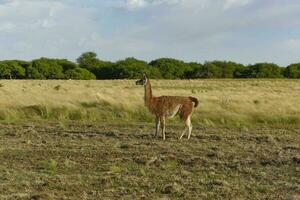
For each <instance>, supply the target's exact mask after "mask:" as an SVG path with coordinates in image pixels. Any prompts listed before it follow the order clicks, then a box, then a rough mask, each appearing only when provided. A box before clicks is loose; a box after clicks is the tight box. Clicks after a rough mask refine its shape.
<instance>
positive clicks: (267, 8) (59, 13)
mask: <svg viewBox="0 0 300 200" xmlns="http://www.w3.org/2000/svg"><path fill="white" fill-rule="evenodd" d="M299 11H300V1H299V0H84V1H83V0H0V60H5V59H23V60H32V59H36V58H40V57H50V58H67V59H69V60H72V61H75V60H76V58H77V57H79V56H80V55H81V54H82V53H83V52H86V51H93V52H95V53H97V55H98V57H99V58H100V59H102V60H111V61H117V60H121V59H124V58H127V57H135V58H137V59H142V60H146V61H151V60H154V59H157V58H161V57H172V58H177V59H182V60H185V61H188V62H190V61H195V62H205V61H210V60H231V61H235V62H240V63H243V64H251V63H257V62H273V63H277V64H279V65H281V66H286V65H288V64H290V63H295V62H300V20H299V19H300V12H299Z"/></svg>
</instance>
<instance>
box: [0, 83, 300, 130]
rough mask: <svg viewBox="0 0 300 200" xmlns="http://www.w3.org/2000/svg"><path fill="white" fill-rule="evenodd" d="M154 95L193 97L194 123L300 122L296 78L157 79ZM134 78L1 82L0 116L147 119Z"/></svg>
mask: <svg viewBox="0 0 300 200" xmlns="http://www.w3.org/2000/svg"><path fill="white" fill-rule="evenodd" d="M152 86H153V93H154V95H157V96H159V95H184V96H195V97H197V98H198V99H199V100H200V106H199V108H197V109H196V110H195V112H194V114H193V123H194V125H199V126H212V127H213V126H216V125H222V126H234V127H249V126H253V125H259V126H261V125H272V126H277V127H283V126H298V125H299V124H300V92H299V91H300V81H299V80H277V79H275V80H231V79H230V80H180V81H179V80H173V81H170V80H159V81H155V80H153V81H152ZM143 92H144V90H143V88H142V87H138V86H136V85H135V81H134V80H119V81H117V80H116V81H73V80H62V81H49V80H47V81H32V80H22V81H1V82H0V120H4V121H23V120H28V119H30V120H39V119H47V120H58V121H68V120H78V121H86V122H107V121H108V122H112V121H115V122H118V121H122V122H124V121H126V122H151V121H153V117H152V116H151V115H150V114H149V113H148V111H147V110H146V109H145V107H144V105H143Z"/></svg>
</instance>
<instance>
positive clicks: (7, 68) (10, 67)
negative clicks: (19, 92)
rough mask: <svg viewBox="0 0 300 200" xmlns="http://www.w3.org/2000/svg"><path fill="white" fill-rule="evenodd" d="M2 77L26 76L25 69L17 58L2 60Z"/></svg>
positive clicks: (20, 77)
mask: <svg viewBox="0 0 300 200" xmlns="http://www.w3.org/2000/svg"><path fill="white" fill-rule="evenodd" d="M0 77H1V78H5V79H22V78H25V69H24V68H23V67H22V66H21V65H20V63H19V62H18V61H16V60H8V61H2V62H1V63H0Z"/></svg>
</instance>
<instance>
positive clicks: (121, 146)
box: [120, 144, 130, 149]
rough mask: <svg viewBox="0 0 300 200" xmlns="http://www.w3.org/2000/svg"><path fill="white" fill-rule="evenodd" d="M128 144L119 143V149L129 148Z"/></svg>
mask: <svg viewBox="0 0 300 200" xmlns="http://www.w3.org/2000/svg"><path fill="white" fill-rule="evenodd" d="M129 147H130V145H129V144H121V145H120V148H121V149H129Z"/></svg>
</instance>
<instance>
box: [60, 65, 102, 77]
mask: <svg viewBox="0 0 300 200" xmlns="http://www.w3.org/2000/svg"><path fill="white" fill-rule="evenodd" d="M65 78H67V79H75V80H92V79H96V76H95V75H94V74H93V73H91V72H90V71H88V70H87V69H83V68H80V67H76V68H73V69H69V70H67V71H66V72H65Z"/></svg>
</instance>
